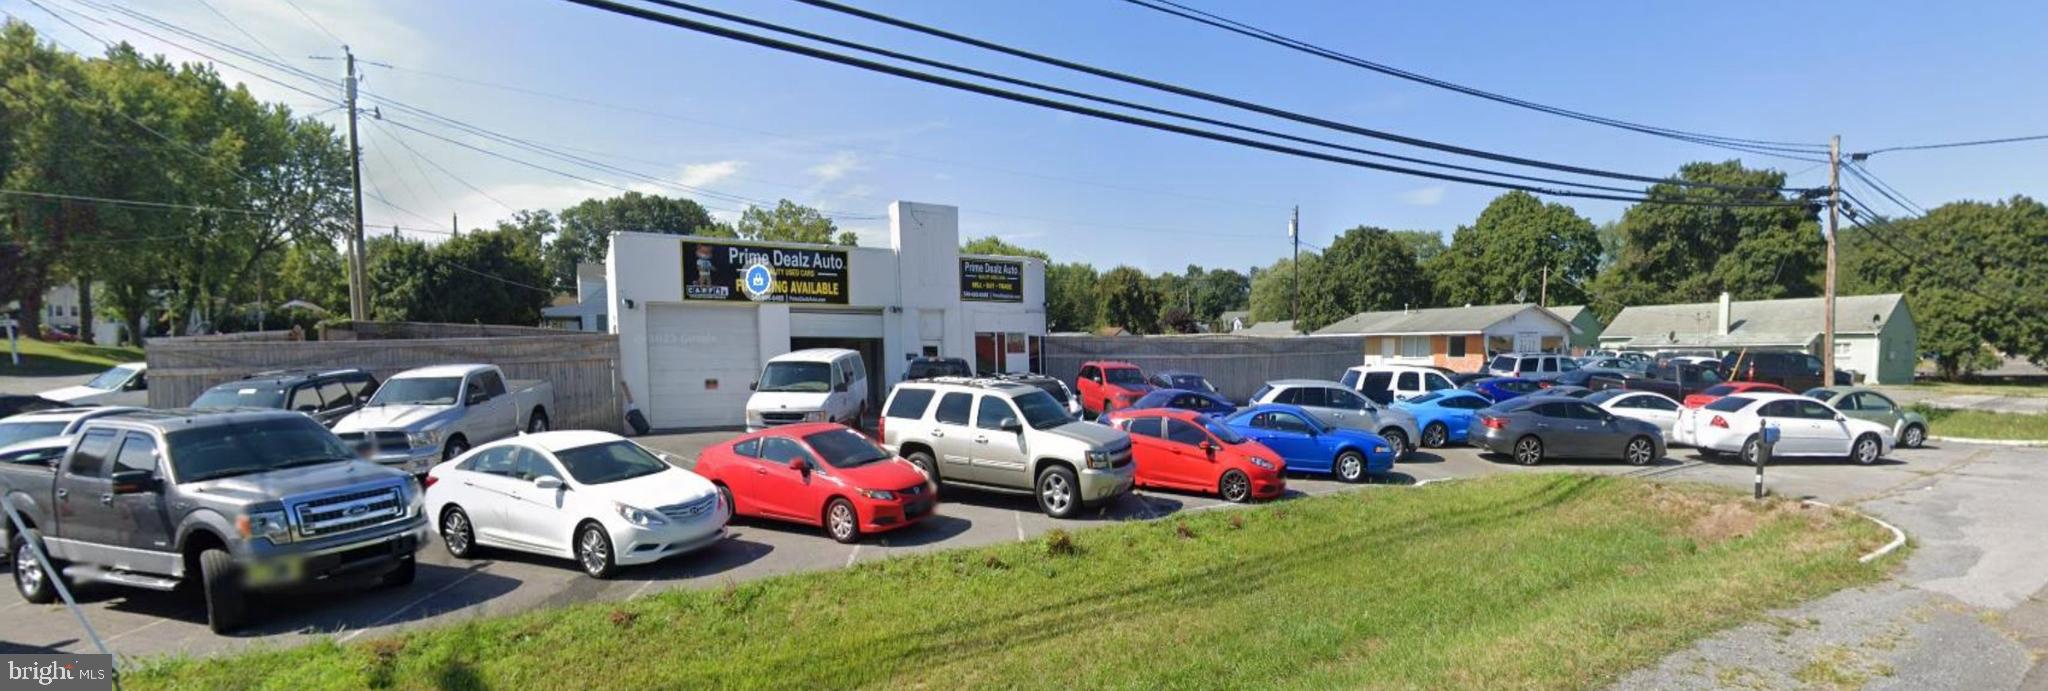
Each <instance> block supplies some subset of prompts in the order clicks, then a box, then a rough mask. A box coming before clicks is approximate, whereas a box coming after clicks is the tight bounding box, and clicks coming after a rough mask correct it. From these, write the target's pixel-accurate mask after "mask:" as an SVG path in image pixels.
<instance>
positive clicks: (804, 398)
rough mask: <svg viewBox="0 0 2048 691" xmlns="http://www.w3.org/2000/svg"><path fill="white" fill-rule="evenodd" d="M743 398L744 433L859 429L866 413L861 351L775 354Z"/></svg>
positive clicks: (865, 372) (865, 378) (865, 374)
mask: <svg viewBox="0 0 2048 691" xmlns="http://www.w3.org/2000/svg"><path fill="white" fill-rule="evenodd" d="M750 388H752V389H753V391H754V395H752V396H748V397H747V431H749V432H756V431H760V430H762V429H766V428H769V427H776V426H779V425H788V424H793V423H798V422H837V423H840V424H843V425H847V426H849V427H859V426H860V422H861V419H862V418H864V417H866V416H867V412H868V367H867V363H865V362H862V361H861V357H860V351H856V350H847V349H845V348H812V349H809V350H799V351H796V352H793V353H786V354H783V355H777V356H775V357H773V358H770V359H769V360H768V365H767V366H766V367H763V368H761V378H760V379H759V380H758V381H755V382H754V384H753V386H752V387H750Z"/></svg>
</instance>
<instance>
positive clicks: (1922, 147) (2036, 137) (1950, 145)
mask: <svg viewBox="0 0 2048 691" xmlns="http://www.w3.org/2000/svg"><path fill="white" fill-rule="evenodd" d="M2044 139H2048V134H2033V135H2027V136H2024V137H2004V138H2001V139H1977V140H1973V141H1966V142H1946V143H1942V144H1916V145H1913V146H1888V147H1885V148H1882V149H1871V150H1869V151H1865V152H1862V153H1856V154H1850V157H1851V158H1854V159H1859V160H1860V159H1864V158H1868V157H1871V156H1875V155H1877V154H1882V153H1889V152H1892V151H1926V150H1928V149H1954V148H1958V147H1965V146H1990V145H1993V144H2012V143H2016V142H2034V141H2041V140H2044Z"/></svg>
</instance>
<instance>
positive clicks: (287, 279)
mask: <svg viewBox="0 0 2048 691" xmlns="http://www.w3.org/2000/svg"><path fill="white" fill-rule="evenodd" d="M277 279H278V280H277V291H276V294H275V295H274V299H275V300H276V302H277V303H279V304H282V303H286V302H291V301H293V300H302V301H305V302H309V303H312V304H315V305H319V306H320V307H321V308H323V309H326V310H327V311H328V313H329V314H331V315H343V314H348V260H347V259H345V258H343V257H342V255H341V250H340V249H338V248H336V247H335V246H334V245H333V244H332V243H327V242H297V243H292V246H291V247H290V248H288V249H286V250H285V253H284V260H283V261H282V262H281V263H280V264H279V266H278V276H277Z"/></svg>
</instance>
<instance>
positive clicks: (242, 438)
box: [164, 415, 355, 482]
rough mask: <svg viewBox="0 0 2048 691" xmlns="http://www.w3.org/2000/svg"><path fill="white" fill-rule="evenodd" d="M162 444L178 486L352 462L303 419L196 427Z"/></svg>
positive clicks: (314, 424)
mask: <svg viewBox="0 0 2048 691" xmlns="http://www.w3.org/2000/svg"><path fill="white" fill-rule="evenodd" d="M164 440H165V442H166V443H167V444H168V447H169V448H168V449H167V450H168V451H169V452H170V458H171V468H172V469H173V470H175V471H176V472H177V474H178V481H179V482H203V481H206V480H212V479H215V478H223V477H231V476H235V475H247V474H249V473H261V472H265V471H271V470H279V469H283V468H296V467H299V466H306V465H314V464H319V463H333V462H337V461H346V460H350V459H353V458H355V454H354V453H351V452H350V451H349V448H348V446H347V445H345V444H343V443H341V439H339V438H337V437H335V436H334V433H332V432H329V431H327V428H326V427H322V426H320V423H318V422H315V421H313V418H309V417H306V416H303V415H293V416H290V417H275V418H269V419H263V420H254V421H249V422H235V423H228V424H216V425H206V426H203V427H194V428H191V429H183V430H178V431H175V432H172V433H170V434H167V435H164Z"/></svg>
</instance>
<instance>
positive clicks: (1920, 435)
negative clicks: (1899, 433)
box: [1899, 425, 1927, 449]
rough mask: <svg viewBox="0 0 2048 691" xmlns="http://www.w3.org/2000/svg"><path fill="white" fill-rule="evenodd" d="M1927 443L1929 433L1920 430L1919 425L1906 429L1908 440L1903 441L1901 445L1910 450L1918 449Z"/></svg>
mask: <svg viewBox="0 0 2048 691" xmlns="http://www.w3.org/2000/svg"><path fill="white" fill-rule="evenodd" d="M1926 441H1927V431H1926V430H1923V429H1920V426H1919V425H1914V426H1911V427H1907V428H1906V438H1905V439H1903V440H1901V443H1900V444H1899V445H1900V446H1904V447H1906V448H1909V449H1917V448H1920V445H1921V444H1923V443H1925V442H1926Z"/></svg>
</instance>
